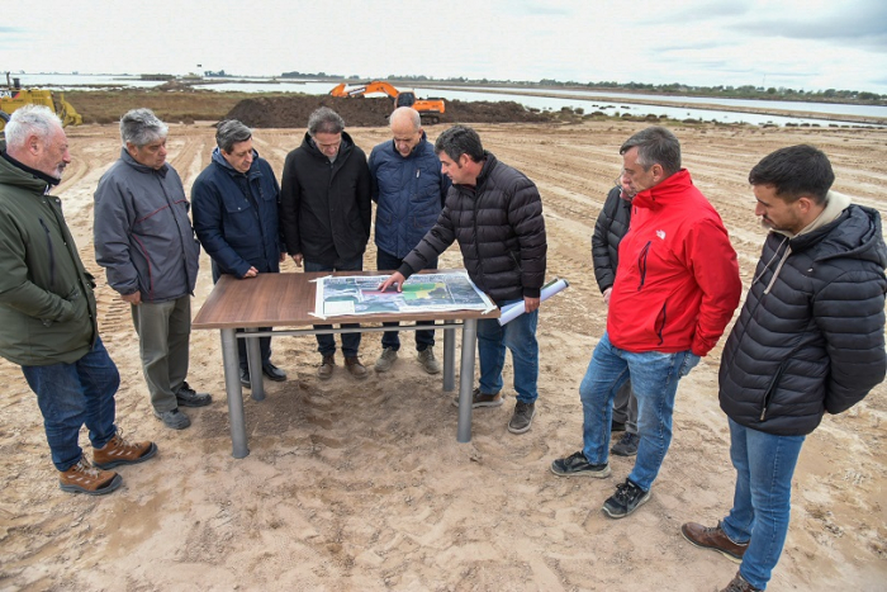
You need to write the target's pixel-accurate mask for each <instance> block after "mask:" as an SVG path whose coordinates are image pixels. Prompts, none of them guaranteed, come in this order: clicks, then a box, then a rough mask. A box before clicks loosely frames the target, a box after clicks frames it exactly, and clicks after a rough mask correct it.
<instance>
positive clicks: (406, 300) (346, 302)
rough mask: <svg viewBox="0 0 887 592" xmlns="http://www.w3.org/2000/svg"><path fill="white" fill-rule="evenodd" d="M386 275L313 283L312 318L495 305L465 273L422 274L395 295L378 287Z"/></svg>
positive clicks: (493, 306)
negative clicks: (315, 285) (314, 289)
mask: <svg viewBox="0 0 887 592" xmlns="http://www.w3.org/2000/svg"><path fill="white" fill-rule="evenodd" d="M386 279H388V276H387V275H377V276H366V275H354V276H326V277H322V278H318V279H317V287H316V291H315V303H314V316H317V317H320V318H323V319H325V318H327V317H332V316H339V315H348V316H352V315H374V314H381V313H387V312H390V313H404V312H416V313H422V312H441V311H443V312H446V311H456V310H482V311H490V310H493V309H495V308H496V305H495V304H493V302H492V301H491V300H490V299H489V297H487V295H486V294H484V293H483V292H481V291H480V290H479V289H478V288H477V286H475V285H474V282H472V281H471V279H470V278H469V277H468V273H466V272H464V271H461V272H448V273H427V274H425V273H423V274H416V275H413V276H412V277H410V278H409V279H408V280H407V281H405V282H404V284H403V290H402V291H401V292H398V291H397V290H396V289H395V288H394V287H391V288H389V289H388V290H386V291H385V292H381V291H380V290H379V286H380V285H382V283H383V282H384V281H385V280H386Z"/></svg>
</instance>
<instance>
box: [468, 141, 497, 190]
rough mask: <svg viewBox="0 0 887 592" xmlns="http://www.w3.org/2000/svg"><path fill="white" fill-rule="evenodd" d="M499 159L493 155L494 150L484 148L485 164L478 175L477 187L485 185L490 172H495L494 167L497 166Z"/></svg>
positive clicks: (475, 185)
mask: <svg viewBox="0 0 887 592" xmlns="http://www.w3.org/2000/svg"><path fill="white" fill-rule="evenodd" d="M498 162H499V161H498V160H497V159H496V157H495V156H493V153H492V152H489V151H487V150H484V165H483V166H482V167H481V169H480V174H479V175H478V176H477V181H476V182H475V184H474V187H475V188H479V187H481V186H483V184H484V183H486V182H487V179H489V177H490V173H492V172H493V169H494V168H496V163H498Z"/></svg>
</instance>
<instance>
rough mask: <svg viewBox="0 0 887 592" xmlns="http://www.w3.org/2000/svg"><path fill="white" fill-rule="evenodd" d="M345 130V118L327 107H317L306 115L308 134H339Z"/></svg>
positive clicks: (312, 135)
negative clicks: (309, 114)
mask: <svg viewBox="0 0 887 592" xmlns="http://www.w3.org/2000/svg"><path fill="white" fill-rule="evenodd" d="M343 131H345V120H344V119H342V117H341V116H340V115H339V114H338V113H336V112H335V111H333V110H332V109H330V108H329V107H318V108H317V109H315V110H314V112H313V113H311V116H310V117H308V135H309V136H311V137H312V138H313V137H314V136H316V135H317V134H341V133H342V132H343Z"/></svg>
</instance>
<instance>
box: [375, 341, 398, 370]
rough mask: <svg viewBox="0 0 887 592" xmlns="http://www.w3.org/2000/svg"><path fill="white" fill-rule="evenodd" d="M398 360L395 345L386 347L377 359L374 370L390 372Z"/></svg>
mask: <svg viewBox="0 0 887 592" xmlns="http://www.w3.org/2000/svg"><path fill="white" fill-rule="evenodd" d="M395 360H397V350H396V349H394V348H393V347H386V348H385V349H383V350H382V355H381V356H379V359H378V360H376V363H375V365H374V366H373V370H375V371H376V372H388V371H389V370H391V367H392V366H393V365H394V361H395Z"/></svg>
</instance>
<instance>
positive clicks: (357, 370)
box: [345, 356, 368, 380]
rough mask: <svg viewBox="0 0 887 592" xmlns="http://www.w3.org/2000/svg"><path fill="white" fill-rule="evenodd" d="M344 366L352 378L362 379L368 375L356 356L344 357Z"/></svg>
mask: <svg viewBox="0 0 887 592" xmlns="http://www.w3.org/2000/svg"><path fill="white" fill-rule="evenodd" d="M345 368H346V369H347V370H348V372H349V373H350V374H351V376H353V377H354V378H357V379H360V380H363V379H364V378H366V377H367V376H368V373H367V369H366V366H364V365H363V364H361V363H360V360H359V359H358V358H357V356H354V357H353V358H345Z"/></svg>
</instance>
